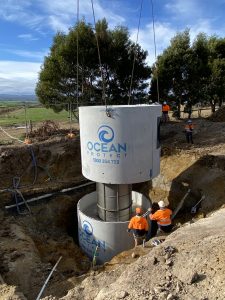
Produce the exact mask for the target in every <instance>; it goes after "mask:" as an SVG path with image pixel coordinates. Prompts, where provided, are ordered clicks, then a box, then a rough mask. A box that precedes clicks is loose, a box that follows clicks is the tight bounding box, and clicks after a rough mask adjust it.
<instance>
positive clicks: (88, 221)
mask: <svg viewBox="0 0 225 300" xmlns="http://www.w3.org/2000/svg"><path fill="white" fill-rule="evenodd" d="M132 200H133V207H134V208H135V207H136V206H141V207H142V208H143V210H144V211H146V210H147V209H148V208H149V207H150V202H149V199H147V198H146V197H145V196H144V195H142V194H140V193H137V192H132ZM96 206H97V193H96V192H92V193H90V194H87V195H85V196H84V197H83V198H81V199H80V200H79V202H78V205H77V216H78V235H79V244H80V247H81V248H82V250H83V251H84V253H85V254H86V255H87V256H88V257H89V258H90V259H92V258H93V255H94V252H95V249H96V246H97V245H98V246H99V248H98V256H97V263H98V264H102V263H104V262H106V261H109V260H110V259H111V258H112V257H113V256H115V255H116V254H118V253H120V252H122V251H124V250H128V249H131V248H133V247H134V240H133V236H132V234H131V233H127V227H128V223H129V222H104V221H102V220H100V219H99V218H98V217H97V210H96ZM92 208H93V209H92Z"/></svg>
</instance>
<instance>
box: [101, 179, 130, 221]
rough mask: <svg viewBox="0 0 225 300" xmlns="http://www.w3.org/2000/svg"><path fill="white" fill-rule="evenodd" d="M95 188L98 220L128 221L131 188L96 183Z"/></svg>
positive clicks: (125, 185)
mask: <svg viewBox="0 0 225 300" xmlns="http://www.w3.org/2000/svg"><path fill="white" fill-rule="evenodd" d="M96 187H97V198H98V204H97V207H98V215H99V217H100V219H102V220H103V221H128V220H129V219H130V216H131V212H132V199H131V191H132V186H131V185H128V184H105V183H97V185H96Z"/></svg>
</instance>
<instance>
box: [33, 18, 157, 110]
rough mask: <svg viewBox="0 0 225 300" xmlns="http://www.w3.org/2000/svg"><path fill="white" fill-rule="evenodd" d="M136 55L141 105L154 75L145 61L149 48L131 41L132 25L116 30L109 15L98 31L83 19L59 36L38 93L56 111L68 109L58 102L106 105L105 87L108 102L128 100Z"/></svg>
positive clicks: (135, 97)
mask: <svg viewBox="0 0 225 300" xmlns="http://www.w3.org/2000/svg"><path fill="white" fill-rule="evenodd" d="M96 37H97V39H98V44H99V52H100V59H101V65H100V60H99V56H98V49H97V46H96ZM77 39H78V40H79V42H78V47H77ZM77 49H78V52H77ZM134 57H135V68H134V74H133V79H132V101H133V103H136V102H141V101H142V102H143V98H144V97H145V96H146V94H147V91H146V87H147V80H148V79H149V78H150V75H151V69H150V67H148V66H147V65H146V63H145V60H146V57H147V52H146V51H143V50H142V49H141V47H140V46H139V45H136V44H134V43H133V42H132V41H131V40H130V39H129V33H128V30H127V28H125V27H116V28H115V29H114V30H110V29H109V28H108V24H107V22H106V20H105V19H103V20H101V21H98V22H97V23H96V35H95V32H94V30H93V28H92V27H91V25H90V24H86V23H85V21H84V20H83V21H81V22H79V23H78V24H76V25H75V26H74V27H72V28H71V29H70V30H69V32H68V34H63V33H57V34H56V36H55V37H54V40H53V45H52V46H51V48H50V54H49V55H48V56H47V57H45V60H44V64H43V66H42V68H41V72H40V74H39V80H38V83H37V86H36V94H37V96H38V98H39V101H40V102H41V103H43V104H44V105H45V106H46V107H49V106H51V107H54V109H55V110H60V109H62V106H56V105H55V103H61V104H62V105H64V104H65V103H72V104H74V105H80V104H82V105H93V104H99V103H101V104H104V91H105V99H106V101H107V104H127V102H128V95H129V88H130V83H131V71H132V66H133V61H134ZM77 58H78V64H77ZM77 74H78V76H77ZM77 79H78V80H77Z"/></svg>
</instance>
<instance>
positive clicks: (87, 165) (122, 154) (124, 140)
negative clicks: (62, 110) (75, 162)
mask: <svg viewBox="0 0 225 300" xmlns="http://www.w3.org/2000/svg"><path fill="white" fill-rule="evenodd" d="M108 109H109V110H110V117H109V116H108V115H107V114H106V109H105V107H104V106H87V107H80V108H79V118H80V139H81V158H82V173H83V175H84V176H85V177H86V178H88V179H90V180H93V181H96V182H101V183H106V184H132V183H137V182H143V181H148V180H150V179H152V178H154V177H155V176H157V175H158V174H159V168H160V145H159V136H158V133H159V131H158V124H159V119H160V116H161V105H159V104H157V105H154V104H153V105H124V106H123V105H121V106H111V107H108Z"/></svg>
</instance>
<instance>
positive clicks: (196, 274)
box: [189, 272, 199, 284]
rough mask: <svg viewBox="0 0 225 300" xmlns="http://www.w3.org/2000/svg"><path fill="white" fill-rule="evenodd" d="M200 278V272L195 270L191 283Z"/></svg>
mask: <svg viewBox="0 0 225 300" xmlns="http://www.w3.org/2000/svg"><path fill="white" fill-rule="evenodd" d="M198 279H199V274H198V273H197V272H195V273H194V274H192V276H191V278H190V282H189V283H190V284H192V283H195V282H196V281H198Z"/></svg>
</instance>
